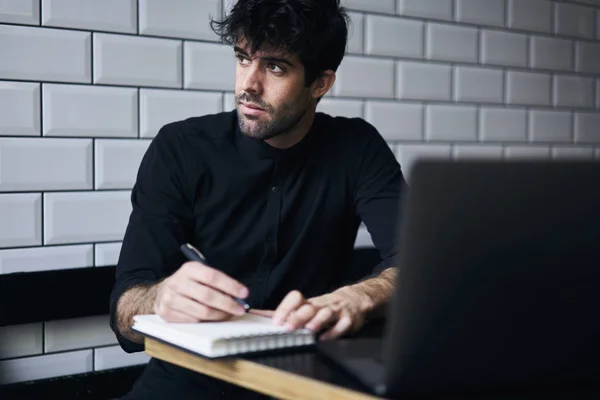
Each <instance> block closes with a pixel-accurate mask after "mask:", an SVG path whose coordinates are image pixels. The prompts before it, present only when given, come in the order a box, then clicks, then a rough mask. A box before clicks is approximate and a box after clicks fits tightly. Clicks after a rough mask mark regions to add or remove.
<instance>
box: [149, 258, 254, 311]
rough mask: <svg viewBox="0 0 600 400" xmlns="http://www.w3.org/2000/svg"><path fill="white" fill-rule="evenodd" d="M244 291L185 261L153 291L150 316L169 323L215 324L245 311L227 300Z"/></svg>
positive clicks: (220, 274) (211, 270)
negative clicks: (213, 322)
mask: <svg viewBox="0 0 600 400" xmlns="http://www.w3.org/2000/svg"><path fill="white" fill-rule="evenodd" d="M231 296H234V297H239V298H246V296H248V288H246V287H245V286H244V285H242V284H241V283H240V282H238V281H236V280H235V279H233V278H231V277H229V276H228V275H226V274H224V273H223V272H221V271H219V270H216V269H214V268H211V267H208V266H206V265H203V264H201V263H199V262H194V261H189V262H186V263H185V264H183V265H182V266H181V268H179V269H178V270H177V271H176V272H175V273H174V274H173V275H171V276H170V277H168V278H167V279H165V280H164V281H162V282H161V283H160V284H159V285H158V288H157V292H156V299H155V302H154V312H155V313H156V314H158V315H159V316H161V317H162V318H163V319H164V320H166V321H169V322H198V321H219V320H226V319H229V318H231V317H232V316H234V315H243V314H245V312H246V310H244V308H243V307H242V306H240V305H239V304H238V303H236V302H235V300H233V299H232V298H231Z"/></svg>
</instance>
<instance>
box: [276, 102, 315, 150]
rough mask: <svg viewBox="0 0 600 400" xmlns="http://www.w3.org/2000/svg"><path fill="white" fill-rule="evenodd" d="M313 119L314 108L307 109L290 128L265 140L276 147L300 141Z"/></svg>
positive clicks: (291, 144) (286, 147) (287, 146)
mask: <svg viewBox="0 0 600 400" xmlns="http://www.w3.org/2000/svg"><path fill="white" fill-rule="evenodd" d="M314 119H315V110H314V109H309V110H307V111H306V113H305V114H304V116H303V117H302V118H301V119H300V121H298V123H297V124H296V125H294V127H293V128H292V129H290V130H289V131H287V132H284V133H282V134H280V135H277V136H275V137H273V138H271V139H267V140H265V142H266V143H267V144H268V145H269V146H271V147H275V148H276V149H288V148H290V147H292V146H294V145H296V144H298V143H300V141H302V139H304V137H305V136H306V134H307V133H308V131H309V130H310V128H311V126H312V124H313V121H314Z"/></svg>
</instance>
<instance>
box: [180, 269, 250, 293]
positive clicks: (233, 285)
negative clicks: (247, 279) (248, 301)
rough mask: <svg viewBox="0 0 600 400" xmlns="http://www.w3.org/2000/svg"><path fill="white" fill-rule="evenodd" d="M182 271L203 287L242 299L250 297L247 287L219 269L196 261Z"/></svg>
mask: <svg viewBox="0 0 600 400" xmlns="http://www.w3.org/2000/svg"><path fill="white" fill-rule="evenodd" d="M181 269H182V270H183V272H184V273H185V274H186V275H187V276H189V277H190V278H191V279H193V280H195V281H197V282H200V283H202V284H203V285H206V286H210V287H212V288H214V289H217V290H220V291H221V292H224V293H227V294H229V295H231V296H234V297H239V298H242V299H245V298H246V297H248V288H247V287H246V286H244V285H242V284H241V283H240V282H238V281H237V280H235V279H233V278H232V277H230V276H229V275H227V274H225V273H223V272H221V271H219V270H218V269H215V268H212V267H208V266H206V265H204V264H201V263H199V262H195V261H189V262H186V263H185V264H183V266H182V268H181Z"/></svg>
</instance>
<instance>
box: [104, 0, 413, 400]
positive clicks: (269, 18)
mask: <svg viewBox="0 0 600 400" xmlns="http://www.w3.org/2000/svg"><path fill="white" fill-rule="evenodd" d="M346 22H347V15H346V14H345V10H344V9H343V8H341V7H340V5H339V1H336V0H240V1H239V2H238V3H237V4H236V5H235V6H234V7H233V9H232V10H231V13H230V14H229V16H228V17H227V18H226V19H224V20H223V21H221V22H216V21H213V22H212V27H213V29H214V30H215V32H217V33H218V34H219V35H220V37H221V38H222V40H223V41H224V42H226V43H229V44H231V45H232V46H233V47H234V51H235V56H236V58H237V67H236V84H235V100H236V110H235V111H232V112H223V113H219V114H215V115H206V116H202V117H194V118H189V119H187V120H185V121H179V122H174V123H171V124H167V125H166V126H164V127H163V128H162V129H161V130H160V131H159V132H158V134H157V135H156V137H155V138H154V140H153V141H152V143H151V145H150V146H149V148H148V151H147V153H146V154H145V156H144V158H143V160H142V162H141V165H140V168H139V172H138V176H137V180H136V183H135V186H134V188H133V191H132V196H131V200H132V205H133V211H132V213H131V217H130V220H129V224H128V227H127V230H126V233H125V237H124V240H123V246H122V250H121V254H120V258H119V262H118V266H117V273H116V278H117V282H116V284H115V287H114V289H113V293H112V295H111V327H112V329H113V330H114V331H115V333H116V335H117V338H118V340H119V343H120V344H121V346H122V347H123V349H124V350H125V351H127V352H135V351H142V350H143V344H142V343H143V340H142V338H141V337H140V336H139V335H136V334H135V333H134V332H132V331H131V329H130V326H131V324H132V322H133V320H132V318H133V316H134V315H136V314H143V313H156V314H159V315H160V316H161V317H162V318H164V319H165V320H168V321H180V322H182V321H185V322H193V321H207V320H224V319H227V318H230V317H231V316H233V315H239V314H242V313H243V312H244V310H243V309H242V308H241V306H239V305H238V304H237V303H236V302H235V301H234V300H233V299H232V297H231V296H235V297H241V298H245V299H246V301H247V302H248V303H249V304H250V306H251V307H252V309H253V310H254V311H253V312H256V313H260V314H263V315H270V316H272V317H273V319H274V320H275V321H276V322H277V323H279V324H282V325H285V326H287V327H288V328H289V329H295V328H298V327H306V328H308V329H311V330H313V331H314V332H315V334H317V335H318V337H319V339H321V340H327V339H334V338H338V337H340V336H342V335H344V334H346V333H349V332H353V331H356V330H357V329H359V328H360V327H361V326H362V325H363V323H364V322H365V320H367V319H369V318H375V317H377V316H379V315H381V313H382V311H383V310H384V308H385V306H386V304H387V302H388V299H389V297H390V294H391V292H392V287H393V283H394V278H395V269H394V268H392V267H393V265H392V263H393V258H394V256H395V254H396V252H397V249H396V246H395V243H396V240H395V231H396V219H397V216H396V215H397V212H398V203H399V201H400V197H401V194H402V193H403V190H404V189H403V188H404V185H405V182H404V178H403V176H402V173H401V171H400V166H399V165H398V163H397V161H396V159H395V157H394V155H393V153H392V151H391V150H390V149H389V147H388V146H387V145H386V143H385V141H384V140H383V138H382V137H381V136H380V135H379V133H378V132H377V131H376V130H375V128H374V127H373V126H371V125H370V124H368V123H367V122H365V121H364V120H362V119H358V118H354V119H349V118H332V117H330V116H328V115H325V114H322V113H316V112H315V109H316V106H317V103H318V101H319V99H320V98H321V97H322V96H323V95H324V94H325V93H327V91H328V90H329V89H330V88H331V86H332V85H333V83H334V81H335V71H336V70H337V68H338V66H339V64H340V63H341V60H342V58H343V56H344V51H345V48H346V40H347V25H346ZM364 79H369V77H368V76H366V77H365V78H364ZM347 84H350V83H347ZM361 221H363V222H364V223H365V225H366V226H367V228H368V229H369V231H370V233H371V236H372V238H373V241H374V243H375V245H376V246H377V247H378V249H379V250H380V252H381V255H382V258H383V262H382V263H381V264H380V265H378V266H376V267H375V268H372V267H370V269H369V270H365V271H364V272H363V273H362V279H359V280H356V281H354V282H347V279H348V277H349V276H350V275H349V271H348V270H349V267H350V265H351V260H352V254H353V246H354V240H355V238H356V233H357V229H358V227H359V224H360V222H361ZM186 242H189V243H191V244H192V245H194V246H195V247H197V248H198V249H200V251H201V252H202V253H203V254H204V255H205V256H206V258H207V264H209V265H210V266H208V265H203V264H200V263H197V262H189V261H187V260H186V259H185V258H184V257H183V255H182V254H181V253H180V249H179V247H180V245H181V244H183V243H186ZM254 395H256V394H255V393H252V392H250V391H246V390H244V389H241V388H235V387H232V386H231V385H228V384H225V383H223V382H219V381H217V380H214V379H212V378H209V377H206V376H204V375H201V374H198V373H195V372H191V371H187V370H185V369H183V368H179V367H176V366H174V365H172V364H169V363H165V362H162V361H160V360H155V359H152V360H151V361H150V363H149V364H148V366H147V367H146V369H145V371H144V373H143V375H142V376H141V377H140V379H139V380H138V381H137V382H136V385H135V386H134V388H133V390H132V392H131V393H129V394H128V395H127V396H126V397H125V398H126V399H163V398H177V399H186V398H195V399H196V398H229V397H231V398H236V399H237V398H245V396H246V397H248V398H253V397H252V396H254Z"/></svg>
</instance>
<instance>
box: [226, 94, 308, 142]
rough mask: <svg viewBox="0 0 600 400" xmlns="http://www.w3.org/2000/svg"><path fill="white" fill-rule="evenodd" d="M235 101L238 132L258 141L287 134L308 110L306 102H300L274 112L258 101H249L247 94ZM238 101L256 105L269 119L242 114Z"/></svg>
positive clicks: (283, 106) (289, 104) (271, 108)
mask: <svg viewBox="0 0 600 400" xmlns="http://www.w3.org/2000/svg"><path fill="white" fill-rule="evenodd" d="M236 100H237V101H236V109H237V114H238V124H239V126H240V131H241V132H242V133H243V134H244V135H246V136H248V137H251V138H253V139H259V140H267V139H272V138H274V137H275V136H278V135H281V134H282V133H285V132H288V131H289V130H291V129H292V128H293V127H294V126H296V125H297V124H298V122H300V120H301V119H302V118H303V117H304V114H306V111H307V110H308V102H306V104H305V103H304V102H300V101H297V102H291V103H287V104H284V105H282V106H281V107H280V108H279V110H277V111H275V110H274V109H273V107H271V106H270V105H268V104H265V103H264V102H262V101H260V100H258V99H251V98H250V96H248V95H247V94H241V95H240V96H238V98H237V99H236ZM239 100H245V101H249V102H251V103H253V104H257V105H258V106H259V107H261V108H263V109H264V110H265V111H266V112H267V114H269V116H270V118H269V119H267V120H265V119H263V117H260V116H254V115H245V114H243V113H242V112H241V111H240V108H239ZM257 100H258V101H257Z"/></svg>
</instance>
